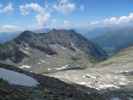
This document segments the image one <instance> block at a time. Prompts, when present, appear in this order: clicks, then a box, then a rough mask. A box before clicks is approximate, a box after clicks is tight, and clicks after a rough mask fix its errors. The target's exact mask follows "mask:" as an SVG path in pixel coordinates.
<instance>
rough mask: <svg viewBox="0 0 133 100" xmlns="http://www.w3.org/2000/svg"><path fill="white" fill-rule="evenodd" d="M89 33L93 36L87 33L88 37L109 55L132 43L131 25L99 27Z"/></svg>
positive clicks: (132, 29)
mask: <svg viewBox="0 0 133 100" xmlns="http://www.w3.org/2000/svg"><path fill="white" fill-rule="evenodd" d="M91 33H92V34H95V36H94V37H93V38H90V37H89V33H88V36H87V35H86V36H87V37H88V39H90V40H92V41H93V42H94V43H96V44H98V45H99V46H101V47H102V48H103V49H104V50H105V51H106V52H107V53H108V54H109V55H112V54H114V53H116V52H118V51H120V50H121V49H123V48H127V47H129V46H131V45H133V28H132V27H119V28H101V29H95V30H93V31H91Z"/></svg>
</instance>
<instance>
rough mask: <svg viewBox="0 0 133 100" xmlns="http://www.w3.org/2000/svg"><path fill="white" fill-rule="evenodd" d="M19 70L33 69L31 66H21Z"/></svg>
mask: <svg viewBox="0 0 133 100" xmlns="http://www.w3.org/2000/svg"><path fill="white" fill-rule="evenodd" d="M19 68H21V69H24V68H27V69H29V68H31V66H29V65H22V66H20V67H19Z"/></svg>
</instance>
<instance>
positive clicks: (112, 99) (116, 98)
mask: <svg viewBox="0 0 133 100" xmlns="http://www.w3.org/2000/svg"><path fill="white" fill-rule="evenodd" d="M111 100H121V99H120V98H118V97H113V98H111Z"/></svg>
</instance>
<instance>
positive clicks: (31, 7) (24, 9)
mask: <svg viewBox="0 0 133 100" xmlns="http://www.w3.org/2000/svg"><path fill="white" fill-rule="evenodd" d="M20 11H21V13H22V15H28V14H29V13H30V12H31V11H34V12H35V13H37V15H36V16H35V18H36V21H37V23H38V25H39V27H43V26H45V25H46V24H47V22H48V20H49V17H50V13H49V12H46V9H45V8H44V7H42V6H40V5H39V4H37V3H30V4H25V5H21V6H20Z"/></svg>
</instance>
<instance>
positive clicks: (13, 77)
mask: <svg viewBox="0 0 133 100" xmlns="http://www.w3.org/2000/svg"><path fill="white" fill-rule="evenodd" d="M0 78H2V79H3V80H6V81H8V82H9V83H10V84H14V85H21V86H28V87H35V86H37V85H38V84H39V83H38V82H37V81H36V80H35V79H34V78H32V77H30V76H27V75H25V74H22V73H19V72H16V71H11V70H8V69H4V68H0Z"/></svg>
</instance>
